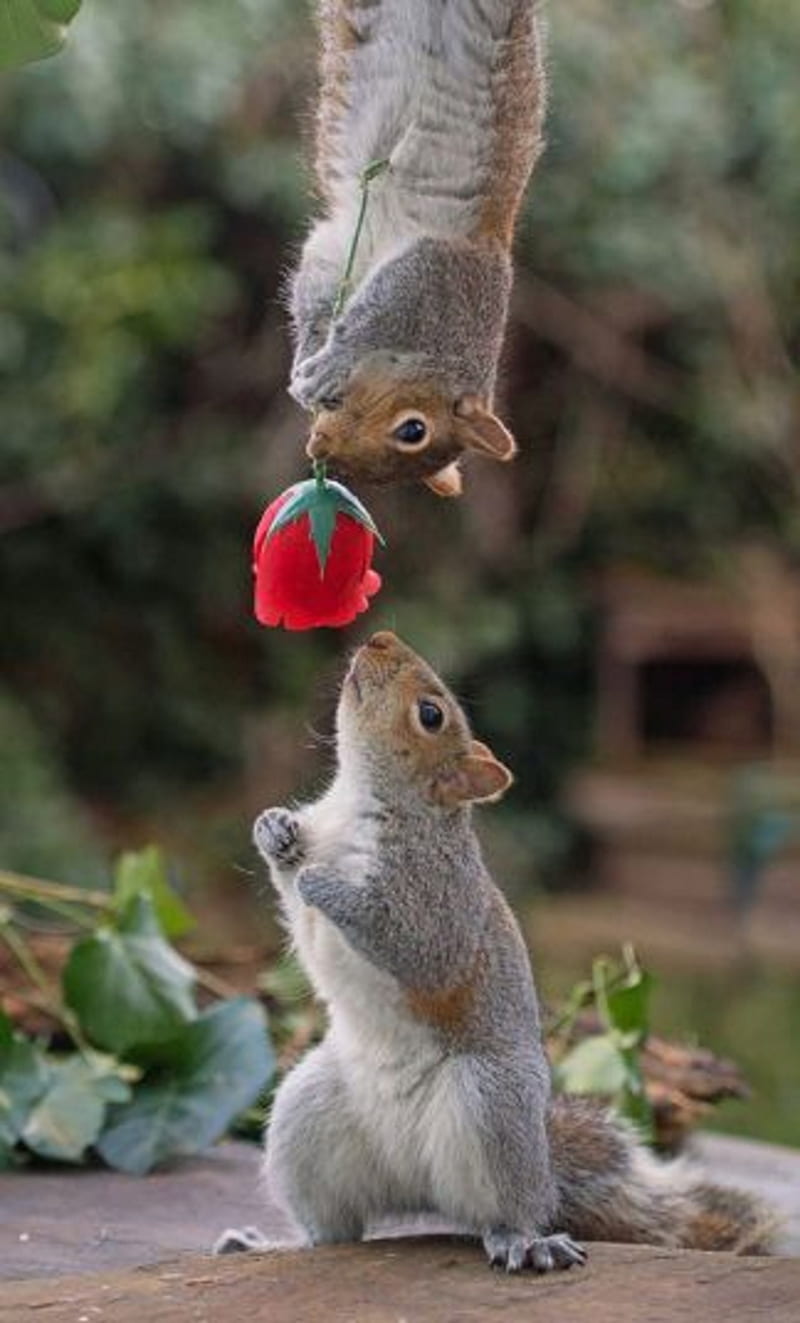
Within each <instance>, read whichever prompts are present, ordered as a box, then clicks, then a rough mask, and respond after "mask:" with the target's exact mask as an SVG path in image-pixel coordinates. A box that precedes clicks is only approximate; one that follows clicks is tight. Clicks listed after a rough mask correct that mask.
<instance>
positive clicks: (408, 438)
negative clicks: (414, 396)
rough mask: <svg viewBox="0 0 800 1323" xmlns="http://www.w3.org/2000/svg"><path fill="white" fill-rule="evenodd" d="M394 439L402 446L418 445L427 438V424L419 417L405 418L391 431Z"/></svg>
mask: <svg viewBox="0 0 800 1323" xmlns="http://www.w3.org/2000/svg"><path fill="white" fill-rule="evenodd" d="M392 436H393V437H394V439H395V441H399V442H400V444H401V445H404V446H419V445H422V442H423V441H425V440H427V437H428V425H427V423H425V422H423V420H422V419H421V418H406V419H405V420H404V421H403V422H402V423H401V424H400V426H399V427H396V428H395V429H394V431H393V432H392Z"/></svg>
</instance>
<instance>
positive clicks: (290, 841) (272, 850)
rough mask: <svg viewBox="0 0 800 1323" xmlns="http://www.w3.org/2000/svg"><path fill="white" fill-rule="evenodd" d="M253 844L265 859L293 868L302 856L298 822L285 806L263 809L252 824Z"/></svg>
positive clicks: (283, 866)
mask: <svg viewBox="0 0 800 1323" xmlns="http://www.w3.org/2000/svg"><path fill="white" fill-rule="evenodd" d="M253 844H254V845H255V847H256V849H257V850H258V851H259V853H260V854H262V855H263V856H264V858H265V859H269V860H271V861H272V862H273V863H275V864H279V865H280V866H281V867H282V868H294V867H295V865H296V864H299V863H300V861H301V860H302V858H303V853H304V851H303V845H302V842H301V839H300V824H299V823H298V821H297V818H296V817H295V816H294V814H293V813H290V812H289V810H288V809H285V808H271V809H265V810H264V812H263V813H261V814H259V816H258V817H257V818H256V820H255V823H254V825H253Z"/></svg>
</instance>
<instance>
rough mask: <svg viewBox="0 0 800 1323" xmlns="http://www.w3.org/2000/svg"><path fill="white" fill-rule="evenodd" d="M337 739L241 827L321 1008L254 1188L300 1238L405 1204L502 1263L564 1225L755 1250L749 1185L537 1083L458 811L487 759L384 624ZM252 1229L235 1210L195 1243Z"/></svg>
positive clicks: (531, 1020) (243, 1242) (549, 1244)
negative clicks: (324, 775)
mask: <svg viewBox="0 0 800 1323" xmlns="http://www.w3.org/2000/svg"><path fill="white" fill-rule="evenodd" d="M337 752H338V770H337V772H336V776H335V779H334V780H333V783H332V784H331V786H330V788H329V789H328V790H327V792H326V793H325V794H324V795H323V796H322V798H321V799H319V800H318V801H317V802H316V803H313V804H309V805H307V806H305V807H303V808H299V809H298V810H297V811H294V810H290V809H286V808H271V809H268V810H266V812H264V813H262V814H261V815H260V817H259V818H258V819H257V821H256V824H255V827H254V840H255V844H256V846H257V848H258V850H259V851H260V853H261V854H262V855H263V857H264V859H265V860H266V861H267V864H268V865H269V871H270V875H271V878H272V881H273V883H274V885H275V888H276V889H277V892H278V895H279V897H280V903H281V906H282V910H283V915H284V919H285V922H286V925H287V928H288V931H289V933H290V935H291V940H292V942H293V943H294V946H295V948H296V951H297V954H298V956H299V958H300V960H301V962H302V964H303V965H304V966H305V968H306V970H307V972H308V974H309V975H310V977H311V980H312V982H313V984H314V986H315V988H316V991H317V992H318V994H319V995H320V996H321V997H322V999H323V1000H324V1001H325V1002H326V1003H327V1007H328V1012H329V1028H328V1030H327V1033H326V1035H325V1037H324V1039H323V1041H322V1042H321V1043H320V1044H319V1045H318V1046H316V1047H314V1048H312V1049H311V1051H309V1052H308V1054H307V1055H306V1056H305V1057H304V1058H303V1059H302V1060H301V1061H300V1063H299V1064H298V1065H296V1066H294V1067H293V1069H291V1070H290V1071H289V1073H288V1074H287V1076H286V1077H285V1078H284V1080H283V1081H282V1083H281V1084H280V1086H279V1088H278V1090H277V1093H276V1095H275V1099H274V1103H273V1107H272V1113H271V1120H270V1123H269V1128H268V1135H267V1146H266V1175H267V1179H268V1184H269V1189H270V1192H271V1194H272V1195H274V1196H275V1197H276V1198H277V1199H278V1201H279V1202H280V1203H281V1204H282V1205H284V1206H285V1208H286V1210H287V1211H288V1212H289V1213H290V1214H291V1217H292V1219H293V1220H294V1222H295V1223H296V1224H297V1226H298V1228H299V1229H300V1230H301V1231H302V1234H303V1237H304V1240H305V1241H306V1242H307V1243H308V1244H320V1243H323V1242H337V1241H351V1240H358V1239H360V1238H361V1237H362V1235H363V1233H364V1230H365V1227H366V1226H367V1224H368V1223H370V1222H372V1221H373V1220H375V1219H377V1218H380V1217H382V1216H393V1217H400V1216H402V1215H403V1214H410V1213H415V1214H416V1213H420V1212H425V1211H427V1212H434V1213H438V1214H439V1215H441V1216H444V1217H445V1218H447V1219H448V1220H450V1221H452V1222H454V1223H456V1224H458V1226H459V1227H460V1228H463V1229H464V1230H465V1231H467V1232H469V1233H471V1234H474V1235H476V1236H478V1237H480V1238H482V1240H483V1245H484V1247H485V1249H486V1253H487V1255H488V1258H489V1261H490V1263H492V1264H493V1265H494V1264H497V1265H502V1266H503V1267H505V1268H506V1269H508V1270H509V1271H512V1272H515V1271H518V1270H520V1269H525V1268H532V1269H534V1270H536V1271H540V1272H544V1271H547V1270H549V1269H553V1268H569V1267H571V1266H572V1265H573V1264H582V1263H583V1262H584V1261H585V1258H586V1251H585V1249H584V1248H583V1247H582V1244H581V1242H582V1241H583V1240H598V1239H599V1240H615V1241H628V1242H644V1243H649V1244H653V1245H667V1246H675V1247H678V1246H685V1247H694V1248H700V1249H729V1250H735V1251H737V1252H740V1253H743V1252H748V1253H749V1252H753V1253H755V1252H765V1251H766V1250H767V1248H768V1236H767V1227H768V1222H767V1219H766V1218H765V1216H764V1215H763V1214H762V1212H761V1210H760V1208H759V1206H758V1204H757V1203H756V1201H754V1200H753V1199H752V1198H751V1196H750V1195H748V1194H744V1193H741V1192H739V1191H736V1190H729V1189H725V1188H723V1187H717V1186H714V1185H711V1184H708V1183H707V1182H705V1181H704V1180H703V1179H702V1178H700V1177H699V1176H698V1175H697V1174H696V1173H694V1172H693V1171H692V1170H691V1168H690V1167H687V1165H686V1164H685V1163H684V1162H683V1161H681V1160H679V1161H673V1162H670V1163H662V1162H661V1161H660V1160H659V1159H657V1158H656V1157H655V1156H653V1155H652V1154H651V1153H650V1151H649V1150H648V1149H646V1148H645V1147H644V1146H643V1145H642V1143H641V1142H640V1141H639V1140H638V1138H637V1137H636V1135H635V1133H634V1131H633V1129H632V1128H631V1127H629V1126H628V1125H627V1124H626V1123H625V1122H624V1121H622V1120H621V1119H619V1118H617V1117H615V1116H614V1115H613V1114H612V1113H611V1112H610V1111H609V1109H608V1108H607V1107H606V1106H605V1105H603V1104H601V1103H599V1102H597V1101H595V1100H591V1099H587V1098H579V1097H569V1096H557V1097H551V1086H550V1071H549V1066H548V1061H547V1057H546V1055H545V1050H544V1046H543V1044H542V1038H541V1030H540V1020H539V1011H538V1006H537V998H536V991H535V988H534V983H533V977H532V973H531V967H530V963H529V958H528V955H527V952H526V948H525V945H524V942H523V938H522V934H521V932H520V929H519V927H518V925H517V923H516V920H515V918H514V917H513V914H512V912H511V910H510V908H509V906H508V905H507V903H506V901H505V899H504V898H503V895H502V893H501V892H500V890H499V888H498V887H497V886H496V885H495V884H494V882H493V881H492V879H491V877H490V875H489V873H488V871H487V869H486V866H485V864H484V862H483V860H482V857H481V851H480V846H479V843H478V839H477V836H476V834H475V832H474V829H473V826H472V823H471V809H472V805H473V804H480V803H486V802H491V801H493V800H497V799H499V798H500V797H501V796H502V795H503V793H504V792H505V791H506V790H507V789H508V787H509V786H510V785H511V782H512V775H511V772H510V771H509V770H508V768H506V767H505V766H504V765H503V764H502V763H501V762H500V761H498V759H497V758H495V756H494V755H493V754H492V752H491V751H490V749H489V748H488V747H487V746H486V745H485V744H482V743H480V742H479V741H478V740H476V739H474V738H473V736H472V734H471V731H470V728H469V725H468V722H467V719H466V717H465V715H464V713H463V711H462V710H461V708H460V707H459V705H458V703H457V701H456V700H455V698H454V697H453V695H452V694H451V693H450V692H449V691H448V689H447V688H446V687H445V685H444V684H443V683H442V681H441V680H440V679H439V678H438V676H437V675H436V674H435V673H434V671H433V670H432V669H431V668H430V667H429V666H428V665H427V664H426V663H425V662H424V661H423V660H422V659H421V658H420V657H418V656H417V655H416V654H415V653H414V652H413V651H412V650H411V648H409V647H408V646H406V645H405V644H404V643H402V642H401V641H400V640H399V639H398V638H397V637H396V636H395V635H394V634H392V633H389V632H387V631H383V632H380V633H377V634H375V635H374V636H373V637H372V638H371V639H370V640H369V641H368V642H367V643H366V644H364V645H363V646H362V647H361V648H360V649H359V650H358V651H357V652H356V653H355V656H354V659H353V661H352V664H351V665H350V668H349V670H348V672H347V675H346V678H345V680H344V683H343V685H342V689H341V695H340V699H339V704H338V712H337ZM266 1247H267V1245H266V1242H265V1241H263V1239H262V1238H260V1237H259V1233H258V1232H257V1231H256V1230H255V1229H253V1228H250V1229H247V1230H246V1231H243V1232H236V1231H230V1232H225V1233H223V1235H222V1236H221V1237H220V1239H219V1241H218V1242H217V1247H216V1248H217V1250H218V1251H221V1252H227V1251H231V1250H238V1249H245V1248H266Z"/></svg>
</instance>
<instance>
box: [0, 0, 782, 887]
mask: <svg viewBox="0 0 800 1323" xmlns="http://www.w3.org/2000/svg"><path fill="white" fill-rule="evenodd" d="M550 24H551V44H552V54H551V61H550V64H551V74H552V108H551V113H550V120H549V128H548V137H549V149H548V151H547V153H546V155H545V156H544V158H543V160H542V162H541V164H540V166H539V168H538V172H537V177H536V179H535V181H534V185H533V187H532V189H531V193H530V200H529V204H528V207H527V210H526V213H525V216H524V219H523V223H522V226H521V233H520V238H519V243H518V258H519V279H518V284H517V296H516V304H515V317H514V324H513V327H512V333H511V337H510V341H509V349H508V353H507V360H506V367H505V395H506V398H507V402H508V412H509V413H510V415H511V416H512V418H513V421H514V425H515V429H516V431H517V434H518V436H519V438H520V440H521V442H522V457H521V459H520V460H519V461H518V463H517V465H516V468H515V471H514V473H513V474H511V475H510V474H509V473H508V472H506V471H502V472H499V471H498V472H492V471H490V470H489V466H485V467H483V468H480V469H479V466H478V464H477V462H476V464H475V465H474V467H473V468H472V470H471V474H470V479H471V482H470V486H471V490H470V493H469V495H468V497H467V498H466V500H465V501H464V502H463V503H462V504H461V505H460V506H458V505H457V504H456V503H454V504H450V505H446V506H444V505H437V504H436V503H435V502H434V501H433V500H432V499H431V498H430V496H429V495H427V494H426V493H424V492H417V491H408V492H395V493H391V494H389V495H387V496H380V497H376V498H375V499H374V500H373V497H372V494H370V504H371V506H372V508H373V509H374V511H375V514H376V517H377V518H378V519H379V522H380V524H381V527H382V529H383V530H384V531H385V533H386V535H387V539H388V543H389V546H388V551H387V552H386V553H385V554H384V555H383V557H382V560H381V565H380V568H381V570H382V572H383V573H384V575H385V580H386V587H385V589H384V592H383V594H382V596H381V598H380V599H379V601H378V604H377V605H376V606H375V607H374V608H373V610H372V611H371V613H370V618H369V620H368V621H367V622H366V623H364V624H362V625H361V626H359V630H358V631H356V632H357V633H358V632H363V631H365V630H367V629H369V628H370V627H377V626H379V625H393V626H396V627H397V628H399V629H400V630H401V631H404V632H405V633H407V635H408V636H409V638H410V640H411V641H412V642H413V643H415V645H416V646H418V647H420V648H421V649H423V650H429V651H431V653H432V655H433V657H434V659H435V660H437V661H438V662H440V663H441V664H443V665H445V666H446V667H447V669H448V672H449V674H450V675H452V677H453V679H454V681H455V683H456V686H457V687H458V689H459V691H460V692H461V693H463V694H464V696H465V697H466V698H467V699H468V700H469V701H470V703H471V705H472V710H473V712H474V716H475V722H476V726H477V727H478V729H479V730H480V733H481V735H482V736H483V737H484V738H486V739H488V740H490V741H494V742H496V743H497V745H498V748H499V749H500V750H501V752H502V754H503V756H504V757H505V758H507V759H508V760H509V762H510V763H511V764H512V766H513V767H514V768H515V770H516V772H517V774H518V786H517V790H516V792H515V796H514V799H513V806H512V807H509V809H508V810H507V812H508V813H509V814H511V815H512V817H511V825H512V827H513V831H512V832H511V833H510V845H509V849H512V850H513V849H516V850H517V852H518V854H519V856H520V857H521V858H524V860H525V865H524V867H525V872H526V875H528V876H532V875H533V872H534V865H535V864H538V865H539V866H540V870H543V871H544V874H545V875H548V874H549V873H554V872H557V871H558V869H559V867H560V866H561V865H562V864H563V860H564V857H565V854H566V853H567V852H568V850H569V849H570V848H572V846H573V845H574V840H573V837H572V833H571V830H570V828H569V825H568V824H567V823H566V822H565V821H564V820H563V819H562V817H561V816H560V813H559V811H558V809H557V807H556V804H557V795H558V789H559V786H560V784H561V781H562V778H563V774H564V771H565V769H566V768H567V767H569V766H570V765H572V764H573V763H574V762H575V761H576V760H577V759H579V758H580V757H581V756H582V754H583V753H584V752H585V751H586V748H587V742H588V733H589V728H590V723H591V711H592V692H591V688H592V679H591V677H592V643H593V629H594V625H593V610H592V605H591V586H592V584H593V582H594V579H595V576H596V574H597V573H598V571H601V570H602V569H603V567H604V566H605V565H606V564H608V563H609V562H612V561H614V560H616V559H617V558H619V557H625V558H626V559H638V560H639V561H641V562H644V563H648V564H651V565H657V566H662V567H665V568H669V569H672V570H677V571H680V572H685V573H693V572H696V571H698V570H701V569H702V570H704V571H707V570H709V569H720V570H721V572H724V570H725V566H726V564H727V561H728V558H729V556H730V553H731V552H732V550H734V549H735V548H736V547H737V546H738V545H740V544H741V543H742V542H743V541H746V540H748V539H753V538H756V539H761V540H766V541H767V542H769V543H771V544H773V545H775V546H778V547H780V548H781V549H782V554H785V555H788V556H794V554H795V552H796V547H797V539H798V524H797V520H798V517H797V508H798V507H797V503H796V490H797V484H796V459H797V456H796V442H795V441H793V438H792V428H793V426H794V424H793V419H794V418H795V417H796V395H795V393H794V392H795V387H794V384H793V379H792V373H791V368H790V356H791V354H792V352H793V351H794V350H795V349H796V347H797V339H798V330H799V329H800V327H799V324H798V306H799V305H798V299H797V293H798V282H799V281H800V245H798V243H797V218H798V214H800V212H799V210H798V206H799V204H800V176H799V175H798V171H797V169H796V161H797V159H798V149H800V102H798V99H797V96H796V75H797V68H798V64H799V63H800V9H798V7H797V5H796V4H794V3H793V2H792V0H774V2H773V3H772V4H771V5H769V6H768V7H765V6H756V5H752V4H750V3H747V0H727V2H726V3H725V4H724V5H723V4H722V3H714V0H710V2H709V0H691V2H690V0H664V3H661V4H658V5H642V4H639V3H634V0H617V2H616V3H611V0H574V3H571V4H570V5H568V6H563V5H562V6H559V5H553V6H552V7H551V14H550ZM314 54H315V47H314V38H313V31H312V26H311V22H310V9H309V6H307V5H298V4H297V3H296V2H295V0H227V3H224V4H223V3H221V0H194V3H192V4H191V5H187V4H180V3H173V2H172V0H168V2H167V0H138V3H136V4H131V3H129V0H86V2H85V3H84V5H83V8H82V10H81V15H80V21H79V22H78V23H76V25H75V27H74V30H73V31H72V32H71V37H70V42H69V43H68V46H67V48H66V49H65V51H64V52H63V53H61V54H60V55H59V56H58V58H57V59H56V60H53V61H47V62H45V63H44V64H42V65H36V66H31V67H28V68H26V69H24V70H20V71H18V72H15V73H13V74H9V75H7V76H6V79H5V82H4V85H3V90H2V99H0V119H1V120H2V128H3V141H4V143H5V147H4V150H3V155H2V156H1V157H0V280H2V285H3V290H4V299H3V308H2V312H0V533H2V535H3V545H2V561H1V562H0V600H2V604H3V605H2V630H0V667H2V672H1V673H2V681H1V682H0V683H2V705H3V711H4V712H5V711H8V712H12V711H15V712H17V713H18V716H15V717H13V718H11V719H12V720H14V721H17V722H18V724H20V728H22V727H23V726H24V728H25V729H30V731H32V732H33V735H32V737H31V738H32V740H33V741H34V743H35V742H36V741H39V742H40V743H41V744H42V747H44V746H46V748H47V750H48V753H47V758H48V766H49V767H50V769H51V771H50V772H49V773H48V776H50V777H52V775H54V774H55V773H54V772H53V770H52V769H58V774H59V776H60V778H61V781H62V782H63V786H64V787H65V789H64V790H63V793H64V794H67V793H68V794H80V795H82V796H83V797H85V799H86V800H88V801H89V802H91V803H92V805H93V806H96V807H97V806H99V807H100V808H101V809H102V808H107V807H109V806H110V807H111V808H113V809H125V810H126V811H131V810H137V811H138V810H142V811H145V812H146V811H148V809H150V808H151V807H152V806H154V805H157V806H159V807H160V808H161V809H162V810H163V808H164V806H165V805H168V806H170V805H174V806H175V809H176V811H177V812H180V813H181V814H184V813H189V812H191V810H189V809H184V799H183V796H184V795H185V793H186V792H187V791H188V790H191V791H195V790H197V789H198V788H200V789H202V788H204V787H212V788H213V787H214V786H215V785H231V784H236V782H237V779H238V777H239V775H240V774H241V772H242V769H243V764H244V756H245V755H244V749H245V744H246V741H247V734H248V731H249V729H250V725H251V722H252V721H253V719H254V718H255V717H257V716H258V715H259V714H260V713H263V712H265V711H266V712H271V713H274V712H280V711H281V710H286V711H291V712H293V713H295V717H294V721H295V728H296V730H297V731H298V732H300V731H301V730H302V723H303V722H304V721H305V720H306V719H307V716H308V713H309V710H310V709H311V710H312V711H313V712H314V716H315V718H316V716H317V713H318V706H319V702H320V700H319V699H314V700H313V702H312V700H311V697H310V689H311V686H312V684H313V682H314V681H315V680H318V679H319V677H320V676H322V677H324V678H325V684H326V685H327V680H328V678H329V677H330V676H332V675H333V674H334V673H335V666H334V662H335V660H336V659H337V658H338V657H339V656H340V655H341V653H342V651H343V650H344V649H345V648H347V647H349V646H351V645H352V642H353V638H354V632H353V631H350V632H348V633H347V634H345V635H344V636H339V635H337V636H328V635H321V636H319V637H317V636H314V637H293V638H291V639H286V638H283V637H280V636H278V635H269V634H266V633H263V632H260V631H259V630H258V628H257V626H256V625H255V624H254V623H253V621H252V620H251V618H250V615H249V594H250V583H249V567H248V542H249V537H250V533H251V530H252V527H253V525H254V523H255V520H256V518H257V516H258V513H259V511H260V508H261V506H262V505H263V504H264V503H265V502H266V500H267V499H268V498H271V497H272V496H273V495H274V494H275V490H276V489H277V484H279V483H280V485H283V484H284V483H285V482H286V481H288V480H289V479H290V478H295V477H297V476H299V475H301V474H303V472H304V469H305V464H304V461H303V460H302V458H301V441H302V436H303V428H304V425H303V420H302V418H301V417H300V416H299V414H298V412H297V411H296V410H294V409H293V406H291V404H290V403H289V402H288V400H287V397H286V395H285V381H286V368H287V361H288V346H287V336H286V326H285V316H284V312H283V309H282V306H281V281H282V276H283V273H284V271H285V269H286V267H287V264H288V263H289V261H290V259H291V253H292V250H293V246H294V245H295V244H296V242H297V240H298V239H299V237H300V236H301V234H302V229H303V224H304V220H305V217H306V216H307V214H308V213H309V211H310V209H311V205H312V203H311V194H310V187H309V179H308V176H307V174H306V172H305V170H304V166H303V151H302V149H301V143H300V129H301V125H302V124H303V122H304V120H305V119H306V116H307V108H308V106H309V104H310V102H311V98H312V95H313V85H314V76H315V75H314ZM323 688H325V686H323ZM325 692H326V694H327V695H328V698H327V700H326V701H330V697H331V696H332V687H331V686H330V685H327V689H325ZM315 704H316V707H315ZM275 754H276V761H277V760H278V753H277V750H276V751H275ZM31 757H32V758H34V757H37V758H38V757H40V755H39V754H34V753H32V754H31ZM59 793H62V791H61V790H59ZM50 803H51V789H50V786H49V785H48V787H47V788H46V789H45V790H43V794H42V813H43V814H44V813H46V812H48V808H47V806H48V805H49V804H50ZM205 817H206V813H205V811H204V813H203V814H201V813H199V812H197V816H196V823H195V824H194V825H195V826H196V829H197V830H198V831H202V830H203V821H204V818H205ZM189 827H190V828H191V827H192V823H191V822H190V823H189ZM15 830H16V829H15V828H14V826H13V824H11V825H10V826H9V825H7V823H6V819H5V818H4V819H3V822H2V826H1V827H0V832H1V833H2V834H0V853H2V855H3V858H4V861H5V862H6V863H8V864H10V865H15V864H16V865H17V866H23V865H24V866H29V863H30V861H29V858H28V856H27V855H24V856H23V855H20V854H19V849H20V847H19V845H18V843H15V842H16V837H15ZM48 830H49V828H48ZM70 835H71V828H70V826H69V824H67V825H65V826H64V830H63V839H64V842H65V855H64V860H65V863H64V866H63V867H61V868H59V866H58V864H57V863H56V862H54V861H48V862H47V863H46V864H45V863H44V862H43V863H42V868H45V867H46V869H47V872H48V874H54V875H56V876H59V875H60V876H64V874H65V872H66V873H67V874H69V873H70V867H68V866H67V863H66V861H67V860H68V857H69V853H70V849H71V848H73V847H74V848H77V846H76V845H75V843H74V842H73V843H72V846H69V842H68V838H70ZM34 862H35V861H34ZM30 866H34V864H30Z"/></svg>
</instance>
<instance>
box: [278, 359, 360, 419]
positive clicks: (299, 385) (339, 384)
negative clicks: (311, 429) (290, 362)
mask: <svg viewBox="0 0 800 1323" xmlns="http://www.w3.org/2000/svg"><path fill="white" fill-rule="evenodd" d="M349 375H350V365H349V364H348V363H345V362H343V360H342V356H341V354H340V353H338V352H337V350H336V347H335V346H331V345H325V346H324V347H323V348H322V349H318V350H317V352H316V353H315V354H311V355H310V357H308V358H304V359H302V360H301V361H300V362H296V363H295V364H294V366H293V368H292V376H291V380H290V382H289V394H290V395H291V396H292V398H293V399H294V400H296V401H297V403H298V404H299V405H302V407H303V408H304V409H314V408H315V407H316V406H317V405H318V404H322V403H323V401H324V400H327V399H335V398H338V397H339V396H341V395H342V393H343V391H344V387H345V383H346V381H347V378H348V376H349Z"/></svg>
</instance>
